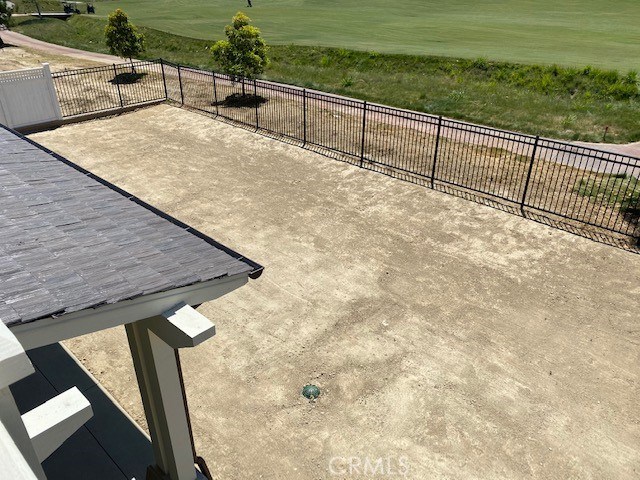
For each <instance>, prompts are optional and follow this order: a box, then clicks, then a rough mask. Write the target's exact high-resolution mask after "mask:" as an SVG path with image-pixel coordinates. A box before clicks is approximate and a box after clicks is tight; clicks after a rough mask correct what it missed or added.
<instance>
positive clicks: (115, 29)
mask: <svg viewBox="0 0 640 480" xmlns="http://www.w3.org/2000/svg"><path fill="white" fill-rule="evenodd" d="M104 35H105V38H106V43H107V47H109V51H110V52H111V54H112V55H117V56H119V57H122V58H128V59H129V61H130V62H131V71H132V72H135V68H134V66H133V57H135V56H137V55H139V54H141V53H142V52H144V35H143V34H141V33H138V29H137V28H136V26H135V25H133V24H132V23H130V22H129V18H127V14H126V13H124V12H123V11H122V10H120V9H119V8H118V9H117V10H116V11H115V12H113V13H111V14H110V15H109V23H108V24H107V26H106V27H105V29H104Z"/></svg>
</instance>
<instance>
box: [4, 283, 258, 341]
mask: <svg viewBox="0 0 640 480" xmlns="http://www.w3.org/2000/svg"><path fill="white" fill-rule="evenodd" d="M248 280H249V276H248V274H246V273H243V274H239V275H233V276H231V277H223V278H218V279H215V280H209V281H207V282H202V283H197V284H195V285H190V286H187V287H181V288H176V289H173V290H167V291H166V292H160V293H154V294H151V295H144V296H141V297H138V298H135V299H133V300H126V301H123V302H118V303H115V304H113V305H104V306H102V307H98V308H92V309H87V310H81V311H79V312H74V313H69V314H65V315H62V316H60V317H59V318H45V319H42V320H37V321H35V322H30V323H24V324H20V325H15V326H13V327H11V329H10V330H11V333H13V334H14V335H15V336H16V338H17V339H18V341H19V342H20V343H21V344H22V347H23V348H24V349H25V350H30V349H32V348H37V347H42V346H45V345H50V344H52V343H56V342H60V341H62V340H67V339H69V338H74V337H78V336H80V335H86V334H87V333H92V332H97V331H100V330H106V329H107V328H112V327H117V326H119V325H125V324H127V323H132V322H137V321H138V320H143V319H146V318H150V317H156V316H159V315H161V314H162V312H165V311H167V310H169V309H170V308H172V307H174V306H175V305H176V304H178V303H180V302H184V303H186V304H187V305H200V304H201V303H204V302H209V301H211V300H215V299H216V298H219V297H221V296H223V295H226V294H227V293H229V292H232V291H233V290H235V289H236V288H239V287H241V286H242V285H244V284H245V283H247V282H248Z"/></svg>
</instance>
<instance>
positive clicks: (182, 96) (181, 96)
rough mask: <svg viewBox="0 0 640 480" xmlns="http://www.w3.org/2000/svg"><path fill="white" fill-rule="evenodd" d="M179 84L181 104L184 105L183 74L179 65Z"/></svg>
mask: <svg viewBox="0 0 640 480" xmlns="http://www.w3.org/2000/svg"><path fill="white" fill-rule="evenodd" d="M178 83H180V103H181V104H182V105H184V92H183V91H182V74H181V73H180V64H178Z"/></svg>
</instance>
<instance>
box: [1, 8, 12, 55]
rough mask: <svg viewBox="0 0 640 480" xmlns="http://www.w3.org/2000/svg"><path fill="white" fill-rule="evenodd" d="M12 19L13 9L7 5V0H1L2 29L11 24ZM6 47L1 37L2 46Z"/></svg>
mask: <svg viewBox="0 0 640 480" xmlns="http://www.w3.org/2000/svg"><path fill="white" fill-rule="evenodd" d="M9 20H11V9H10V8H9V7H7V2H6V0H0V30H2V29H3V28H4V27H8V26H9ZM2 47H4V41H3V40H2V37H0V48H2Z"/></svg>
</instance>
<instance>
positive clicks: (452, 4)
mask: <svg viewBox="0 0 640 480" xmlns="http://www.w3.org/2000/svg"><path fill="white" fill-rule="evenodd" d="M252 3H253V7H252V8H248V7H247V3H246V0H190V1H184V0H153V1H152V0H115V1H114V0H105V1H99V2H97V3H96V4H95V5H96V8H97V14H98V15H99V16H106V15H107V14H108V13H109V12H111V11H113V10H115V9H116V8H122V9H123V10H124V11H125V12H127V14H129V17H130V18H131V20H132V21H134V22H135V23H137V24H139V25H144V26H148V27H153V28H156V29H159V30H163V31H166V32H171V33H175V34H178V35H183V36H187V37H193V38H201V39H219V38H222V36H223V28H224V25H225V24H227V23H229V20H230V19H231V17H232V15H233V14H235V13H236V12H237V11H238V10H242V11H244V12H245V13H247V14H248V15H249V16H250V17H251V18H252V19H253V20H254V22H255V24H256V25H257V26H259V27H260V29H261V30H262V32H263V35H264V37H265V39H266V40H267V42H269V43H271V44H296V45H313V46H332V47H342V48H349V49H355V50H366V51H376V52H380V53H405V54H418V55H444V56H448V57H463V58H478V57H483V58H487V59H490V60H506V61H512V62H519V63H532V64H559V65H567V66H585V65H592V66H595V67H600V68H612V69H618V70H621V71H627V70H630V69H637V68H638V67H637V65H638V61H639V60H640V28H638V25H640V3H639V2H638V0H609V1H603V0H581V1H577V0H562V1H558V0H492V1H486V0H481V1H478V0H474V1H471V0H446V1H445V0H395V1H389V0H366V1H362V0H340V1H337V0H252Z"/></svg>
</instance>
